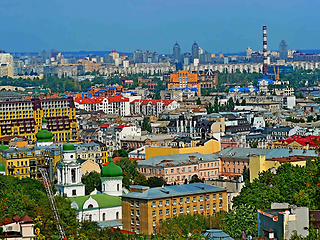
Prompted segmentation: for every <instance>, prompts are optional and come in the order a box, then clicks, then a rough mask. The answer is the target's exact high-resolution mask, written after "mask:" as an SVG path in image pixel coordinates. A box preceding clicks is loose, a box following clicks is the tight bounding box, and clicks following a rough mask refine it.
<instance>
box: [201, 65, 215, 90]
mask: <svg viewBox="0 0 320 240" xmlns="http://www.w3.org/2000/svg"><path fill="white" fill-rule="evenodd" d="M198 79H199V82H200V86H201V88H205V89H212V88H214V87H216V86H217V85H218V72H213V71H212V70H211V69H210V68H209V69H206V70H204V71H199V73H198Z"/></svg>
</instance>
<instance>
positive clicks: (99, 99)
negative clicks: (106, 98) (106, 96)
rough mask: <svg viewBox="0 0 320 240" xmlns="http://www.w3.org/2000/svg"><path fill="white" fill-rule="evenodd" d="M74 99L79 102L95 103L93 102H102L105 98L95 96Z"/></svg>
mask: <svg viewBox="0 0 320 240" xmlns="http://www.w3.org/2000/svg"><path fill="white" fill-rule="evenodd" d="M74 101H75V102H76V103H79V104H93V103H101V102H102V101H103V98H101V97H95V98H75V99H74Z"/></svg>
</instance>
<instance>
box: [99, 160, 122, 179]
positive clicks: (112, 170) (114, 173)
mask: <svg viewBox="0 0 320 240" xmlns="http://www.w3.org/2000/svg"><path fill="white" fill-rule="evenodd" d="M120 176H122V169H121V167H119V166H117V165H116V164H115V163H114V162H113V160H112V159H111V160H109V162H108V163H107V165H106V166H104V167H103V168H102V169H101V177H120Z"/></svg>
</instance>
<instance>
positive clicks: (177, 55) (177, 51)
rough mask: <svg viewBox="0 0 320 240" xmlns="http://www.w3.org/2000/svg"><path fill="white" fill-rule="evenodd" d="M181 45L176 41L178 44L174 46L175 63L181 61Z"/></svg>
mask: <svg viewBox="0 0 320 240" xmlns="http://www.w3.org/2000/svg"><path fill="white" fill-rule="evenodd" d="M180 58H181V56H180V46H179V44H178V43H177V42H176V44H175V45H174V46H173V60H174V62H175V63H179V62H180Z"/></svg>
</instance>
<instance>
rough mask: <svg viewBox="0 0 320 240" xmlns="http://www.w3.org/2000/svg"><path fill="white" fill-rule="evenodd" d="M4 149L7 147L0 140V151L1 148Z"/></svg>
mask: <svg viewBox="0 0 320 240" xmlns="http://www.w3.org/2000/svg"><path fill="white" fill-rule="evenodd" d="M6 149H9V147H8V146H6V145H4V143H3V141H2V142H1V145H0V151H2V150H6Z"/></svg>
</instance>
